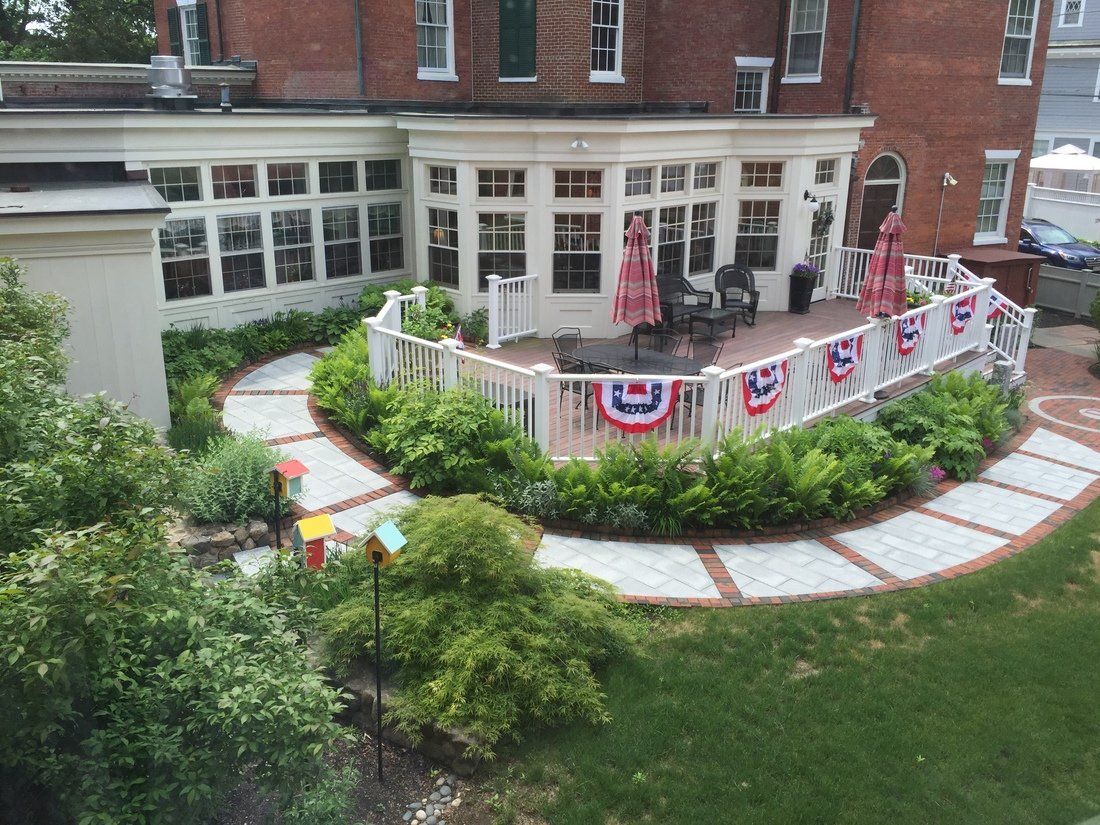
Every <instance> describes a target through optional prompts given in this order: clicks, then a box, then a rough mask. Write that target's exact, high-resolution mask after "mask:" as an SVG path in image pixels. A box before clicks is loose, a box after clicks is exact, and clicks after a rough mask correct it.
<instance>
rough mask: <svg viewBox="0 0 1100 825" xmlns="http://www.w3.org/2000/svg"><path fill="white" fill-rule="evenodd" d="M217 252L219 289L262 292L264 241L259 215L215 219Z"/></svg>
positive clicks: (228, 216)
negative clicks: (220, 287)
mask: <svg viewBox="0 0 1100 825" xmlns="http://www.w3.org/2000/svg"><path fill="white" fill-rule="evenodd" d="M218 250H219V252H220V253H221V265H222V289H223V290H225V291H226V292H239V291H240V290H242V289H262V288H263V287H265V286H266V285H267V280H266V279H265V277H264V240H263V231H262V230H261V229H260V214H259V213H258V212H257V213H255V214H251V215H225V216H222V217H219V218H218Z"/></svg>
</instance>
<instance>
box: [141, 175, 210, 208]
mask: <svg viewBox="0 0 1100 825" xmlns="http://www.w3.org/2000/svg"><path fill="white" fill-rule="evenodd" d="M149 182H150V183H152V184H153V188H154V189H156V190H157V191H158V192H159V193H160V196H161V197H162V198H164V199H165V200H166V201H168V202H169V203H186V202H187V201H200V200H202V186H201V184H200V178H199V167H197V166H161V167H154V168H152V169H150V170H149Z"/></svg>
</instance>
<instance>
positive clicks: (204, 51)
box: [195, 3, 210, 66]
mask: <svg viewBox="0 0 1100 825" xmlns="http://www.w3.org/2000/svg"><path fill="white" fill-rule="evenodd" d="M195 23H196V28H198V30H199V64H200V65H202V66H209V65H210V20H209V18H208V17H207V16H206V3H198V4H197V5H196V6H195Z"/></svg>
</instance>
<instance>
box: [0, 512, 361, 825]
mask: <svg viewBox="0 0 1100 825" xmlns="http://www.w3.org/2000/svg"><path fill="white" fill-rule="evenodd" d="M162 531H163V525H162V524H161V523H160V522H159V521H158V520H157V519H156V518H155V517H153V518H146V519H145V520H144V521H143V522H142V523H140V524H135V525H132V526H131V527H130V529H127V530H125V531H120V530H114V529H110V528H107V527H104V526H98V527H94V528H91V529H83V530H78V531H74V532H67V533H59V534H56V535H52V536H48V537H36V543H35V545H34V546H33V547H31V548H28V549H26V550H24V551H22V552H20V553H17V554H13V555H9V556H7V557H6V558H5V559H4V561H3V562H0V591H2V592H3V593H4V596H3V598H2V599H0V628H2V630H0V659H2V660H3V662H4V668H3V669H2V670H0V702H2V703H3V706H4V707H5V708H8V709H9V711H10V712H7V713H4V714H0V764H2V765H4V766H6V767H7V768H8V769H9V770H10V771H13V772H15V773H16V774H17V775H19V776H21V777H22V778H23V779H24V782H25V783H33V784H34V785H37V786H38V788H39V789H41V791H40V792H41V793H44V794H45V795H46V796H47V797H48V798H49V800H50V802H51V803H52V804H53V806H54V807H55V808H57V809H59V810H60V812H61V813H62V814H63V815H64V817H65V818H66V820H67V821H71V822H81V823H92V822H104V823H106V822H111V823H121V825H128V824H132V825H138V824H139V823H146V822H173V823H201V822H211V821H213V820H214V814H215V812H216V810H217V808H218V806H219V804H220V802H221V800H222V799H223V797H224V795H225V794H226V793H227V792H228V791H229V790H230V789H232V788H233V787H234V786H236V785H237V784H239V783H240V782H241V777H242V774H243V773H244V772H245V771H246V769H247V771H248V772H249V775H250V777H251V778H252V779H253V780H254V781H255V782H256V783H257V784H258V785H259V786H260V787H261V788H262V789H264V790H265V791H269V792H272V793H274V794H276V797H277V799H278V800H279V801H280V803H281V804H286V805H288V806H290V807H292V809H293V806H291V805H290V800H291V798H292V797H296V796H299V795H300V794H301V793H303V792H306V793H309V792H310V791H309V789H310V788H313V787H317V786H318V785H320V787H322V788H323V787H324V780H325V776H326V773H325V771H324V768H323V764H322V756H323V753H324V751H325V750H326V748H329V747H330V745H331V744H332V743H333V742H334V741H335V740H336V739H337V738H338V737H339V736H341V733H340V730H339V728H338V726H337V725H336V724H335V723H334V722H333V721H332V716H333V714H334V713H335V712H336V711H337V710H338V709H339V703H338V702H337V701H336V700H337V696H336V693H335V691H333V690H332V689H331V688H329V687H328V686H327V684H326V682H325V679H324V677H323V675H322V674H321V673H320V672H319V671H317V670H315V669H314V667H313V665H312V664H311V663H310V661H309V658H308V656H307V654H306V645H305V640H304V637H303V633H302V631H301V630H299V629H298V628H296V627H294V626H292V625H290V624H288V623H287V620H286V617H285V613H284V611H283V610H281V609H279V608H276V607H273V606H271V605H269V604H268V603H267V602H266V601H265V599H264V598H263V593H262V591H260V590H259V589H258V588H257V587H256V585H255V583H254V582H252V581H251V580H248V579H243V578H242V579H240V580H232V579H231V580H228V581H225V582H220V583H219V582H213V581H209V580H208V579H204V577H202V576H201V575H200V574H199V573H197V572H195V571H192V570H191V569H190V568H189V567H188V566H187V565H186V562H185V561H183V560H182V556H180V555H179V554H178V553H174V552H172V551H169V550H167V549H166V547H165V546H164V544H163V541H162V538H161V535H162Z"/></svg>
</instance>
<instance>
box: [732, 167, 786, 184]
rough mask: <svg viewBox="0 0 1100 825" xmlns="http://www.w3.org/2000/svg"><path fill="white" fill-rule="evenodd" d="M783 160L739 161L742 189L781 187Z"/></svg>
mask: <svg viewBox="0 0 1100 825" xmlns="http://www.w3.org/2000/svg"><path fill="white" fill-rule="evenodd" d="M783 165H784V164H783V162H782V161H759V160H746V161H742V162H741V187H742V188H743V189H782V188H783Z"/></svg>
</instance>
